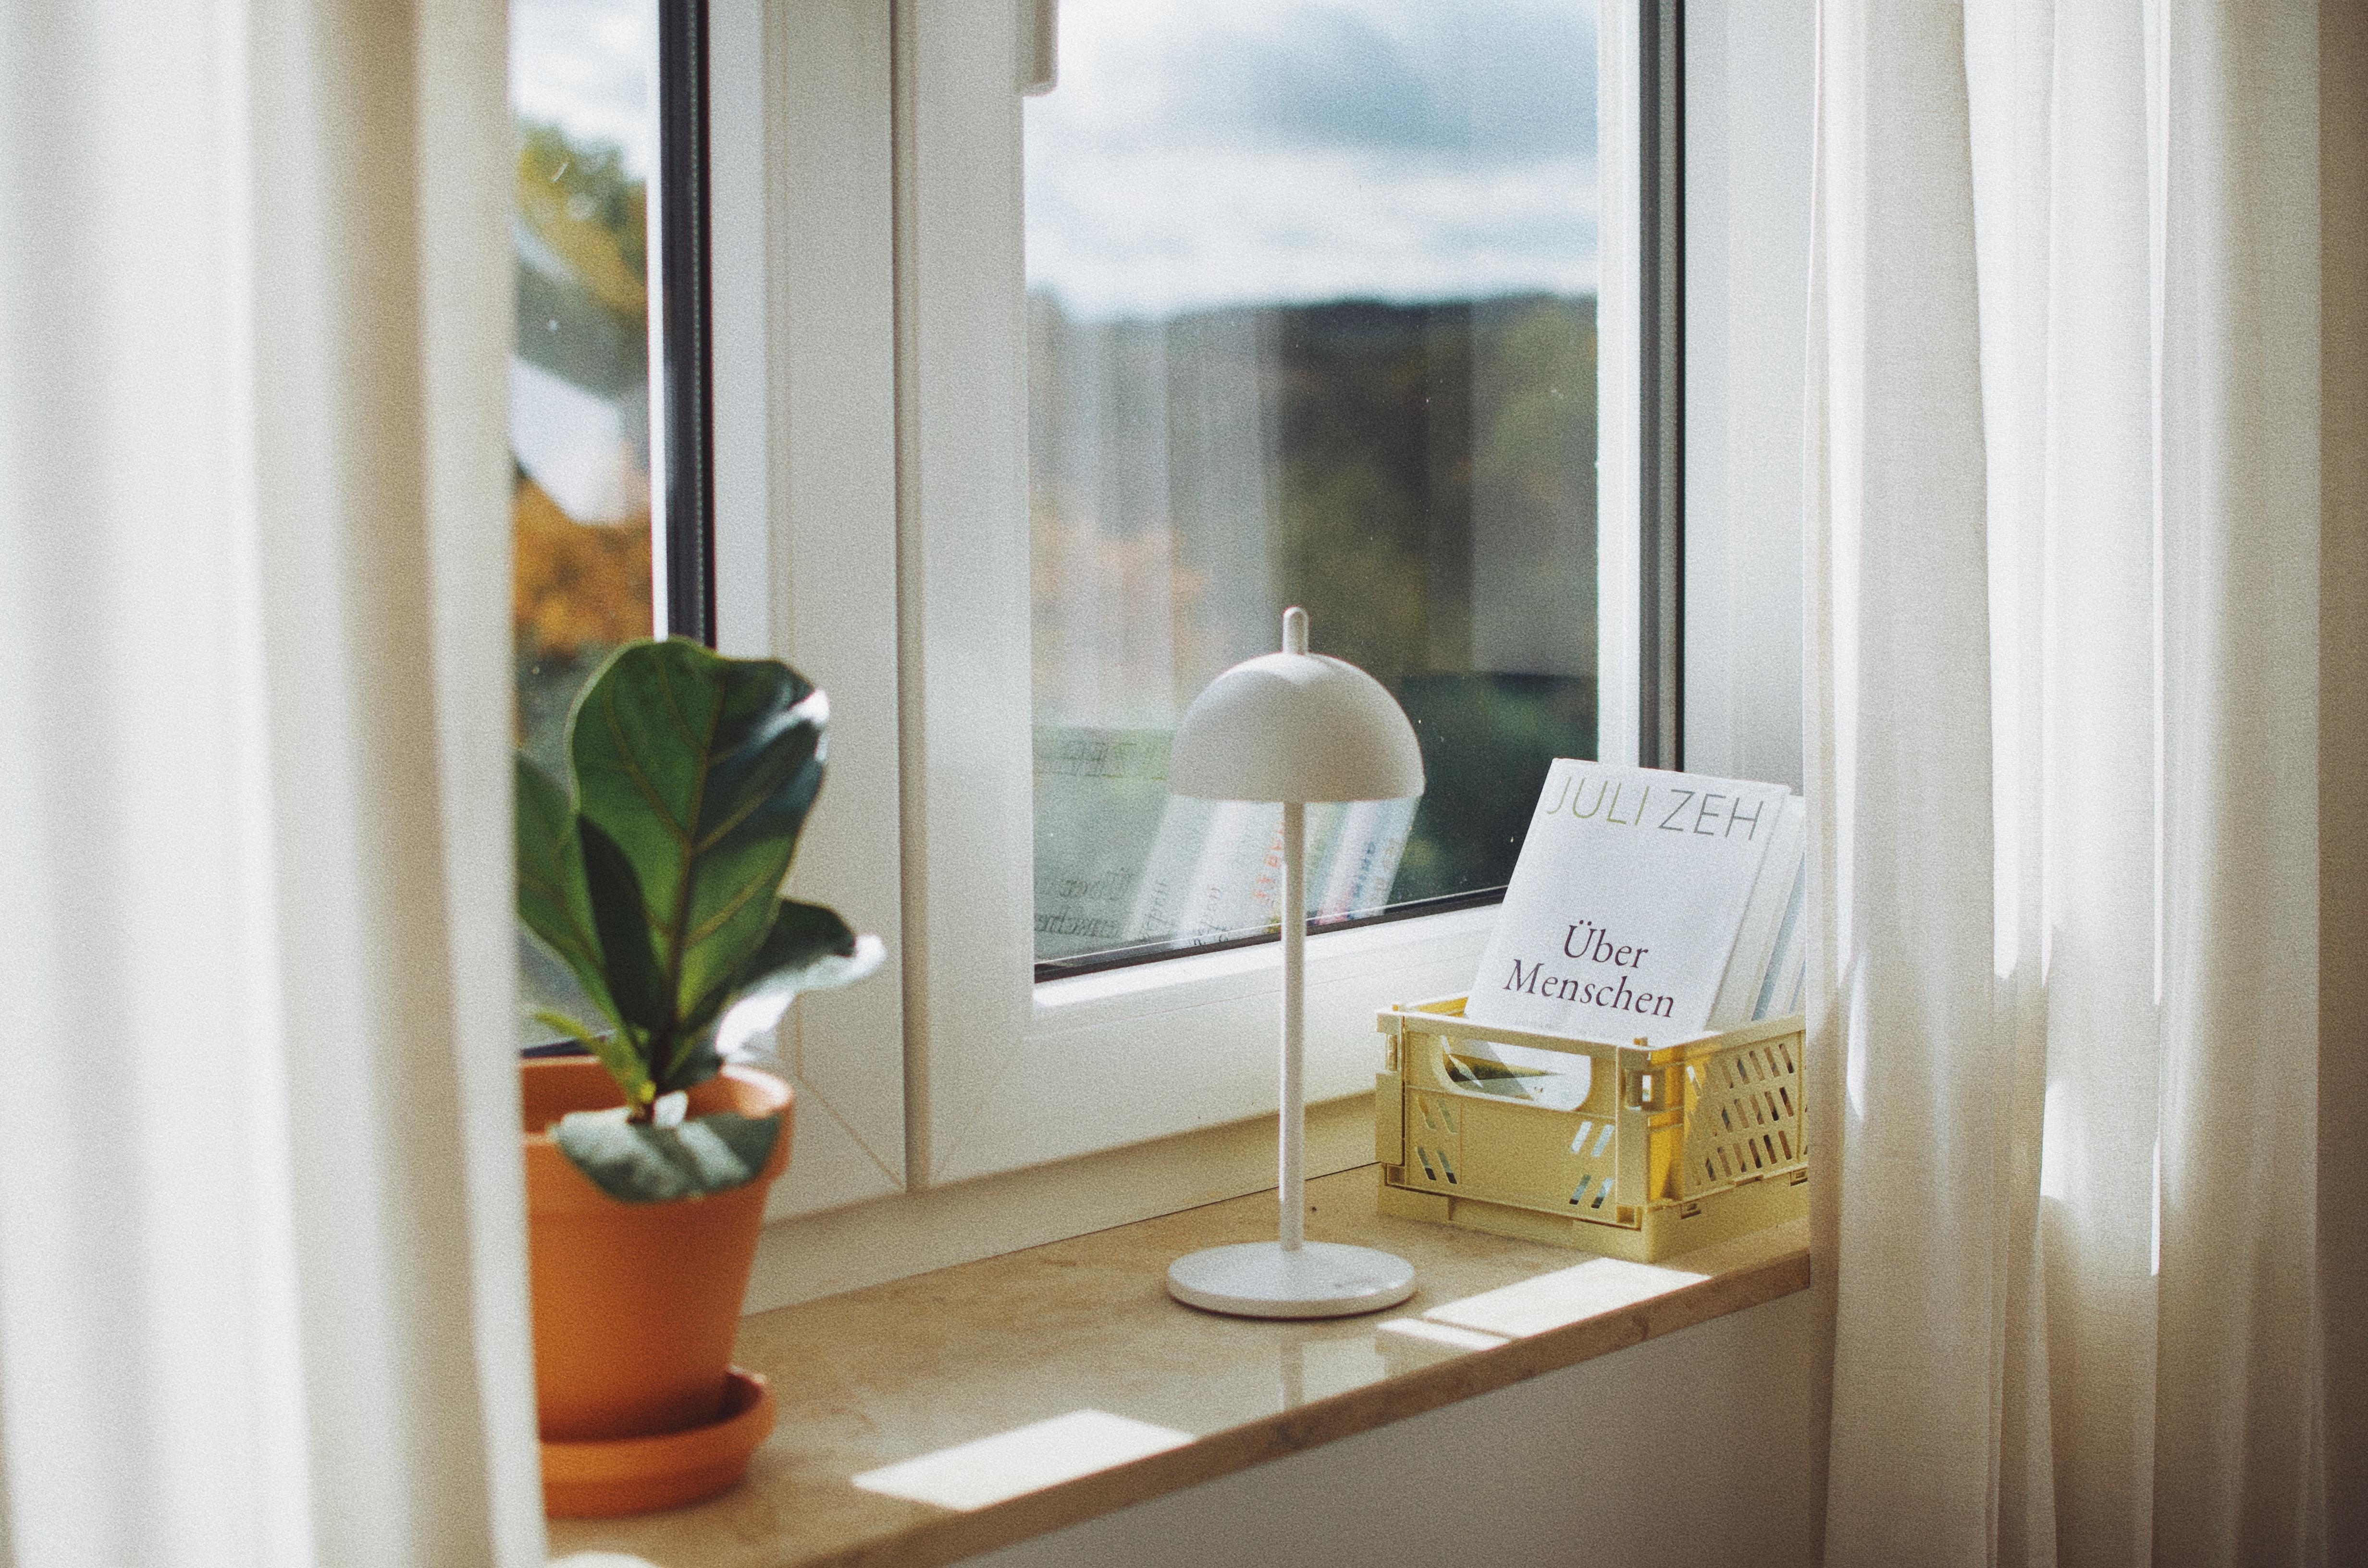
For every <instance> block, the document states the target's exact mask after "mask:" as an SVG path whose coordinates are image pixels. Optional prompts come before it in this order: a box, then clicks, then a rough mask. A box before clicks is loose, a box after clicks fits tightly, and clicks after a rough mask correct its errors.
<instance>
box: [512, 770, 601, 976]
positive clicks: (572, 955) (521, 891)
mask: <svg viewBox="0 0 2368 1568" xmlns="http://www.w3.org/2000/svg"><path fill="white" fill-rule="evenodd" d="M511 788H512V802H513V807H512V809H513V810H514V811H515V812H516V813H517V831H518V918H519V919H520V920H521V921H523V922H525V924H526V928H527V929H528V930H529V931H531V932H533V933H534V935H535V937H536V938H537V939H538V940H540V941H541V943H542V945H543V946H544V947H546V948H549V949H551V951H552V955H553V956H554V957H556V958H557V959H558V960H559V961H560V962H562V963H564V964H565V965H566V966H567V968H568V971H569V972H570V973H572V974H574V975H575V979H576V983H578V984H580V985H582V986H583V987H584V994H586V996H588V997H590V998H591V1000H592V1005H593V1006H596V1007H598V1008H599V1009H600V1010H601V1011H603V1012H605V1013H609V1014H610V1015H612V1016H613V1015H614V1014H615V1012H616V1006H615V1004H614V1003H612V1002H610V1001H609V982H608V975H607V969H606V965H605V964H604V962H603V961H602V958H601V953H600V941H599V938H598V937H597V936H596V935H595V934H594V932H593V928H592V899H591V893H590V892H589V891H588V889H587V888H586V884H585V879H584V850H583V846H582V844H581V843H580V841H579V840H578V839H577V837H576V835H575V808H574V807H572V806H570V805H569V804H568V803H567V795H566V792H565V791H564V790H561V789H560V787H559V786H558V785H557V784H554V783H552V780H551V778H549V776H547V775H546V774H545V773H544V772H543V771H542V769H541V768H540V767H536V766H535V765H534V764H532V763H531V762H529V761H528V760H527V759H526V758H525V757H524V756H518V757H517V758H515V759H514V767H513V769H512V785H511Z"/></svg>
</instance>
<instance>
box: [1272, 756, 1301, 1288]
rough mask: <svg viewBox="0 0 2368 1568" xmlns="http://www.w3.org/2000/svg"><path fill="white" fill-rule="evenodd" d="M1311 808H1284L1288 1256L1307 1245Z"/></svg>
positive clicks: (1283, 1174) (1283, 1154)
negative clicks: (1308, 876)
mask: <svg viewBox="0 0 2368 1568" xmlns="http://www.w3.org/2000/svg"><path fill="white" fill-rule="evenodd" d="M1306 993H1307V808H1306V807H1305V806H1304V805H1303V804H1301V803H1300V802H1299V801H1285V802H1284V803H1283V808H1282V1135H1281V1138H1280V1139H1279V1140H1278V1142H1279V1143H1280V1145H1281V1147H1280V1153H1279V1154H1278V1160H1277V1163H1278V1165H1279V1166H1280V1172H1279V1176H1280V1179H1279V1180H1278V1182H1277V1183H1276V1186H1277V1187H1278V1189H1279V1190H1278V1191H1277V1193H1276V1196H1277V1198H1278V1199H1280V1200H1281V1205H1282V1236H1281V1240H1282V1250H1283V1251H1285V1252H1297V1251H1298V1250H1299V1249H1300V1246H1301V1245H1302V1244H1304V1242H1305V1241H1306V1239H1307V1204H1306V1200H1305V1187H1306V1182H1307V1074H1306V1059H1307V1030H1306V1019H1307V1008H1306V1000H1307V995H1306Z"/></svg>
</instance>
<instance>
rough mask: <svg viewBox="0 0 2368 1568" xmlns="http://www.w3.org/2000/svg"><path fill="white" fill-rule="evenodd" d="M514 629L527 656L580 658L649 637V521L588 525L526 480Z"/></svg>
mask: <svg viewBox="0 0 2368 1568" xmlns="http://www.w3.org/2000/svg"><path fill="white" fill-rule="evenodd" d="M511 528H512V531H513V535H514V538H515V540H516V548H517V555H516V558H515V561H516V564H515V566H514V568H513V576H512V593H511V601H510V624H511V630H512V633H513V635H514V637H515V640H516V642H517V646H518V651H519V652H520V653H540V654H546V655H556V656H558V657H561V658H570V659H572V658H574V657H575V656H576V655H577V654H579V653H583V652H584V651H585V650H586V648H587V647H591V646H595V645H597V646H602V647H606V646H612V645H614V644H616V643H619V642H627V641H630V640H631V639H632V638H636V637H647V636H648V635H649V634H650V520H649V518H648V517H647V516H646V515H644V516H643V517H638V518H634V519H631V520H629V521H626V522H622V523H617V524H613V525H604V526H597V527H588V528H587V527H586V526H585V525H584V524H582V523H578V522H575V520H573V519H572V518H570V517H568V515H567V514H566V513H564V512H563V511H561V510H560V509H559V506H558V505H557V504H556V503H555V502H553V501H552V498H551V497H550V496H548V495H546V494H543V492H542V487H541V485H539V484H537V483H535V482H534V481H532V480H531V479H528V478H526V477H524V476H523V475H521V476H520V477H519V479H518V491H517V494H516V496H515V498H514V499H513V501H512V503H511Z"/></svg>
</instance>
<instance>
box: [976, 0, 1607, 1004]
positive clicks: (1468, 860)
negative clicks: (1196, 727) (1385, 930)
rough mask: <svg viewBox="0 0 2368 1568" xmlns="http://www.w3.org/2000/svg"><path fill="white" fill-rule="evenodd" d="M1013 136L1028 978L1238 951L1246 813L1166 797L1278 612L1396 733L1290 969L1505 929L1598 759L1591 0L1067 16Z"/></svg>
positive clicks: (1315, 817) (1315, 869)
mask: <svg viewBox="0 0 2368 1568" xmlns="http://www.w3.org/2000/svg"><path fill="white" fill-rule="evenodd" d="M1059 27H1060V40H1059V44H1060V47H1059V61H1060V66H1059V85H1058V87H1057V89H1056V90H1053V91H1052V92H1049V93H1046V94H1043V95H1042V96H1037V97H1030V99H1029V101H1028V103H1027V106H1026V109H1025V124H1024V129H1023V138H1024V147H1025V155H1024V168H1025V179H1026V191H1025V204H1026V266H1027V334H1028V365H1029V385H1028V400H1029V407H1028V462H1029V472H1028V478H1029V506H1030V605H1029V608H1030V631H1031V637H1032V668H1031V671H1030V675H1031V687H1032V707H1033V722H1034V733H1033V744H1034V771H1035V788H1034V801H1033V804H1034V811H1035V825H1034V909H1035V915H1034V922H1035V958H1036V972H1037V976H1038V978H1039V979H1051V978H1054V977H1057V976H1059V975H1062V974H1068V973H1077V972H1085V971H1091V970H1094V969H1099V968H1104V967H1107V966H1109V965H1110V964H1111V963H1113V962H1123V961H1130V960H1133V961H1140V960H1144V959H1147V958H1156V957H1159V956H1163V955H1165V954H1167V953H1170V952H1173V951H1174V950H1176V949H1181V948H1187V947H1194V946H1203V945H1207V944H1210V943H1212V942H1219V941H1225V940H1228V939H1240V938H1244V937H1256V936H1258V935H1262V934H1267V933H1270V932H1271V931H1272V930H1273V928H1274V926H1275V923H1276V920H1277V918H1278V911H1277V910H1276V908H1275V896H1276V874H1275V867H1276V865H1277V864H1278V862H1279V857H1280V844H1281V839H1280V834H1281V809H1280V808H1279V807H1274V806H1258V805H1247V804H1235V803H1224V802H1209V801H1187V800H1183V799H1180V798H1176V797H1171V796H1169V795H1168V794H1167V790H1166V787H1165V766H1164V765H1165V759H1166V756H1167V741H1168V738H1169V736H1170V735H1171V734H1172V733H1173V732H1174V729H1175V726H1176V723H1177V722H1178V718H1179V717H1180V715H1181V713H1182V711H1183V710H1184V708H1185V707H1186V706H1187V705H1188V704H1189V703H1190V701H1191V699H1192V697H1193V696H1194V694H1195V693H1197V692H1198V691H1199V690H1200V689H1201V687H1203V686H1205V685H1206V684H1207V683H1208V681H1209V680H1210V678H1211V677H1212V676H1215V675H1216V674H1217V673H1218V672H1219V671H1220V670H1222V669H1224V668H1225V667H1226V666H1227V665H1232V664H1234V663H1235V662H1236V661H1238V660H1241V659H1244V658H1247V657H1250V656H1251V655H1253V654H1256V653H1265V652H1269V651H1270V650H1271V649H1272V648H1273V646H1274V645H1275V642H1276V627H1277V624H1278V621H1279V619H1280V616H1281V610H1282V608H1283V607H1284V606H1285V605H1287V604H1299V605H1303V606H1305V607H1306V608H1308V610H1309V612H1310V614H1311V616H1312V617H1313V619H1314V624H1315V631H1316V636H1317V646H1318V647H1319V649H1320V650H1321V651H1324V652H1328V653H1337V654H1339V655H1340V656H1343V657H1345V658H1348V659H1349V661H1351V662H1352V663H1354V664H1356V665H1359V666H1360V667H1361V668H1363V669H1365V670H1367V671H1369V672H1370V673H1372V674H1373V675H1375V676H1378V677H1379V678H1380V679H1381V680H1382V681H1383V683H1384V684H1385V685H1387V686H1388V687H1390V688H1391V689H1392V691H1393V692H1394V693H1395V695H1396V697H1397V699H1398V700H1399V702H1400V703H1401V705H1402V706H1404V707H1405V708H1406V710H1407V712H1408V714H1409V716H1410V717H1411V718H1412V719H1413V722H1414V725H1415V729H1416V733H1417V736H1418V737H1419V738H1420V739H1421V741H1422V744H1423V753H1424V763H1425V767H1426V771H1427V772H1428V775H1429V790H1427V792H1426V793H1425V794H1424V795H1423V797H1422V799H1421V800H1420V801H1418V802H1417V801H1373V802H1358V803H1355V804H1351V805H1347V806H1330V807H1326V806H1319V807H1316V808H1315V809H1314V810H1313V811H1312V812H1311V813H1310V816H1311V824H1310V848H1311V860H1312V869H1311V876H1310V879H1309V903H1310V908H1309V911H1308V914H1309V915H1310V917H1311V919H1312V921H1313V923H1314V925H1315V928H1316V929H1319V930H1320V929H1324V928H1326V927H1327V926H1337V925H1339V924H1343V923H1345V922H1348V921H1349V920H1353V919H1355V918H1357V917H1359V916H1372V915H1378V914H1380V913H1382V912H1383V911H1384V910H1388V911H1391V912H1393V913H1396V914H1400V915H1404V914H1409V913H1413V912H1415V911H1417V910H1440V909H1449V908H1457V907H1463V906H1466V905H1469V904H1473V903H1487V902H1493V901H1495V900H1496V899H1497V898H1498V897H1499V896H1501V893H1502V890H1503V888H1504V884H1505V882H1506V881H1507V879H1508V876H1509V875H1510V873H1511V869H1512V863H1513V859H1514V858H1515V856H1516V855H1517V853H1518V852H1519V849H1520V840H1521V836H1522V832H1523V828H1524V826H1525V824H1526V823H1527V821H1528V818H1529V813H1530V810H1531V804H1532V802H1533V801H1534V800H1535V798H1536V794H1537V790H1538V788H1539V786H1540V784H1541V783H1542V782H1543V779H1544V778H1545V773H1546V768H1547V767H1548V765H1549V764H1550V763H1551V761H1552V759H1553V758H1554V757H1556V756H1594V755H1595V752H1596V678H1595V677H1596V627H1595V600H1596V591H1597V585H1596V573H1595V556H1596V551H1595V522H1596V496H1595V487H1596V445H1597V442H1596V417H1595V403H1596V381H1597V362H1596V361H1597V356H1596V311H1597V298H1598V287H1597V273H1598V267H1597V233H1596V218H1597V210H1598V206H1599V200H1598V185H1599V179H1598V170H1597V164H1598V160H1597V128H1596V101H1595V100H1596V90H1595V88H1596V74H1597V56H1598V48H1597V41H1596V36H1595V35H1596V4H1595V0H1524V3H1521V4H1507V3H1506V0H1454V3H1444V0H1421V3H1416V0H1281V3H1275V0H1257V3H1243V4H1233V5H1226V4H1199V5H1192V6H1147V5H1143V4H1140V3H1138V0H1064V4H1063V5H1062V6H1061V10H1060V20H1059Z"/></svg>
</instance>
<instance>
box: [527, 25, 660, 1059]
mask: <svg viewBox="0 0 2368 1568" xmlns="http://www.w3.org/2000/svg"><path fill="white" fill-rule="evenodd" d="M510 110H511V114H512V117H513V119H514V121H515V125H516V129H517V135H518V171H517V187H516V188H517V202H518V205H517V210H516V211H515V213H514V214H513V218H512V223H511V235H512V239H513V244H514V248H515V251H516V255H517V277H518V336H517V341H516V343H515V344H514V345H513V346H512V350H511V355H510V455H511V458H512V460H513V464H512V473H511V478H512V486H513V488H512V493H511V494H512V502H511V528H512V536H513V543H514V546H515V551H516V555H515V568H514V575H513V580H512V598H511V608H512V613H511V631H512V657H513V661H514V667H515V670H516V675H517V694H518V710H517V729H518V743H519V744H521V745H523V746H524V747H525V748H526V750H527V752H528V754H529V756H532V757H533V758H534V760H535V761H536V762H538V763H539V764H541V766H542V767H544V768H545V769H546V770H548V771H549V772H550V773H551V774H552V776H553V777H554V778H564V777H565V771H564V767H565V764H564V757H563V756H562V755H561V740H562V736H563V734H564V729H565V725H566V721H567V710H568V706H569V704H570V703H572V702H573V701H574V700H575V693H576V691H577V690H578V688H580V687H582V686H583V684H584V682H585V680H586V677H588V676H590V675H591V673H592V671H593V670H594V669H595V668H596V667H598V665H599V662H600V660H601V659H602V658H603V657H605V656H606V655H607V653H609V650H610V649H612V648H614V647H615V646H616V645H617V644H618V643H620V642H625V641H627V640H629V639H632V638H636V637H646V636H648V635H649V634H650V626H651V599H650V594H651V588H650V549H651V531H650V496H651V483H650V472H651V468H650V303H651V300H650V296H651V291H652V290H651V269H650V267H649V259H650V256H651V255H652V254H653V252H654V250H655V244H654V240H655V236H654V234H653V233H652V229H651V210H650V207H651V204H650V200H649V196H650V185H651V180H652V176H653V174H654V172H655V168H656V163H657V126H658V106H657V5H656V0H512V4H511V6H510ZM519 952H520V955H521V957H520V960H519V961H520V980H521V983H522V990H523V995H524V999H525V1001H526V1003H527V1005H528V1007H529V1009H531V1008H533V1007H537V1006H559V1007H561V1008H562V1009H563V1010H566V1011H571V1012H575V1013H576V1014H577V1016H579V1017H584V1016H586V1015H585V1014H584V1013H583V1012H582V1011H581V1006H582V1005H581V1004H580V1003H579V1002H578V1001H577V1000H576V993H575V988H574V985H573V983H572V982H570V981H569V979H568V978H567V975H566V972H565V971H564V970H563V969H562V968H561V967H560V966H559V965H558V963H557V962H556V961H555V960H552V959H551V958H550V957H549V955H547V954H545V953H544V952H543V951H542V950H541V949H540V948H538V947H536V946H535V945H534V944H532V943H530V942H527V941H525V940H524V939H523V938H521V941H520V944H519ZM526 1028H527V1031H528V1035H529V1042H531V1041H532V1040H543V1039H548V1038H549V1037H550V1032H551V1031H549V1030H548V1029H544V1028H541V1026H537V1025H532V1024H529V1025H527V1026H526Z"/></svg>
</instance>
